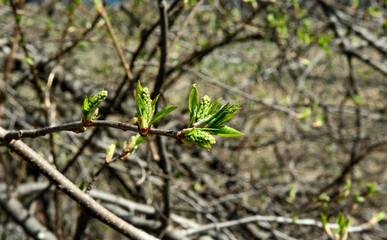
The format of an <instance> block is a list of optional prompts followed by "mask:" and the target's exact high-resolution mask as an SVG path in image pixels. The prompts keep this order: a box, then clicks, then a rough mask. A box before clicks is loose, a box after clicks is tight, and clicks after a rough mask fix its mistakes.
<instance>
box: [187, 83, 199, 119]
mask: <svg viewBox="0 0 387 240" xmlns="http://www.w3.org/2000/svg"><path fill="white" fill-rule="evenodd" d="M198 104H199V92H198V90H197V89H196V84H193V85H192V90H191V93H190V94H189V101H188V107H189V113H190V119H191V124H193V122H192V121H193V119H194V118H195V115H196V110H197V108H196V107H197V105H198Z"/></svg>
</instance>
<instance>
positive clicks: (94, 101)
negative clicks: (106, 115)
mask: <svg viewBox="0 0 387 240" xmlns="http://www.w3.org/2000/svg"><path fill="white" fill-rule="evenodd" d="M107 95H108V92H107V91H106V90H102V91H101V92H99V93H97V94H95V95H91V96H90V97H87V96H86V97H85V100H84V101H83V104H82V121H83V123H84V125H88V124H90V123H91V121H92V120H96V119H98V106H99V104H101V102H103V101H104V100H105V99H106V97H107Z"/></svg>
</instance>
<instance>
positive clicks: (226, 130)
mask: <svg viewBox="0 0 387 240" xmlns="http://www.w3.org/2000/svg"><path fill="white" fill-rule="evenodd" d="M210 132H211V133H212V134H215V135H218V136H220V137H240V136H244V134H243V133H241V132H239V131H237V130H235V129H234V128H231V127H228V126H222V127H220V128H218V129H216V130H211V131H210Z"/></svg>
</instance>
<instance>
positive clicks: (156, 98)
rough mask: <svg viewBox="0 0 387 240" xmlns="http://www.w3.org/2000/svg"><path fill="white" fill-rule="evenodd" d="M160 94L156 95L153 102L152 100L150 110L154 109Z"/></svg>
mask: <svg viewBox="0 0 387 240" xmlns="http://www.w3.org/2000/svg"><path fill="white" fill-rule="evenodd" d="M159 97H160V94H158V95H157V96H156V97H155V98H154V99H153V100H152V108H153V109H155V107H156V103H157V101H158V100H159Z"/></svg>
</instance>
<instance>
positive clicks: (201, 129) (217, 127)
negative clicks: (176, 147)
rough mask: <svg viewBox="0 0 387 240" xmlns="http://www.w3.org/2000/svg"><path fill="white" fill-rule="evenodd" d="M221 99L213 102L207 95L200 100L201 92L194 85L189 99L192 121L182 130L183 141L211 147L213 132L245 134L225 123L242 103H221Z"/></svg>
mask: <svg viewBox="0 0 387 240" xmlns="http://www.w3.org/2000/svg"><path fill="white" fill-rule="evenodd" d="M221 100H222V99H221V98H220V99H217V100H215V101H213V102H212V103H211V99H210V98H209V97H208V96H207V95H205V96H204V97H203V98H202V100H201V101H200V102H199V92H198V90H197V88H196V85H195V84H194V85H192V90H191V93H190V95H189V100H188V107H189V111H190V122H189V127H188V128H187V129H185V130H183V131H182V132H183V134H184V139H183V142H188V143H193V144H196V145H198V146H200V147H204V148H211V144H213V143H215V139H214V140H212V139H213V137H212V136H211V134H213V135H218V136H221V137H239V136H244V134H243V133H241V132H239V131H237V130H235V129H233V128H231V127H228V126H224V125H223V124H225V123H226V122H228V121H230V120H231V119H232V118H233V117H234V116H235V113H236V112H237V111H238V110H239V109H241V106H242V104H230V103H226V104H224V105H221V104H220V101H221ZM195 135H196V138H194V139H193V138H192V136H195ZM208 135H209V136H211V138H210V137H209V136H208Z"/></svg>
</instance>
